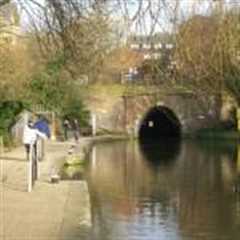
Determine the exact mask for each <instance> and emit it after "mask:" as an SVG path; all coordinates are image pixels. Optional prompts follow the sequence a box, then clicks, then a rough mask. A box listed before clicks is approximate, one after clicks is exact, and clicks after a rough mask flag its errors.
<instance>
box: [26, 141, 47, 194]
mask: <svg viewBox="0 0 240 240" xmlns="http://www.w3.org/2000/svg"><path fill="white" fill-rule="evenodd" d="M27 158H28V159H27V160H28V192H31V191H32V188H33V186H34V184H35V182H36V180H38V179H39V177H40V164H39V162H40V161H41V160H43V158H44V141H43V140H39V141H38V142H37V143H36V144H35V145H30V149H29V153H28V154H27Z"/></svg>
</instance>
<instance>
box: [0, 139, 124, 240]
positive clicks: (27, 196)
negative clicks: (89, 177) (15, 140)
mask: <svg viewBox="0 0 240 240" xmlns="http://www.w3.org/2000/svg"><path fill="white" fill-rule="evenodd" d="M124 138H125V137H119V136H116V137H115V136H97V137H94V138H92V137H89V138H81V139H80V141H79V144H78V145H76V153H77V154H79V153H82V156H83V157H84V158H85V157H87V154H88V153H89V152H90V150H91V147H92V146H93V144H95V143H97V142H102V141H113V140H115V139H116V140H117V139H124ZM73 145H74V142H71V141H69V142H52V141H49V142H47V144H46V158H45V160H44V161H42V162H41V163H40V174H41V175H40V179H39V180H38V181H37V182H36V183H35V186H34V188H33V191H32V192H31V193H28V192H27V181H28V179H27V167H28V163H27V161H26V159H25V154H24V148H23V147H19V148H16V149H14V150H13V151H11V152H7V153H4V154H3V155H2V156H1V158H0V240H10V239H11V240H13V239H16V240H18V239H29V240H31V239H50V240H55V239H56V240H57V239H58V240H59V239H63V240H65V239H66V240H73V239H76V238H77V239H79V238H81V239H88V237H89V235H90V234H89V233H90V230H91V205H90V197H89V192H88V186H87V183H86V181H84V180H78V181H72V180H69V181H60V182H59V183H57V184H53V183H51V181H50V180H51V175H52V173H54V172H59V171H60V169H61V168H62V166H63V165H64V163H65V160H66V157H67V156H69V149H71V146H73Z"/></svg>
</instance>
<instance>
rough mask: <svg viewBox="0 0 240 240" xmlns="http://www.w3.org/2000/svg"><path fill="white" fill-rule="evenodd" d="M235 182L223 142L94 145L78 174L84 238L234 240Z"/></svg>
mask: <svg viewBox="0 0 240 240" xmlns="http://www.w3.org/2000/svg"><path fill="white" fill-rule="evenodd" d="M238 154H239V155H238ZM239 176H240V151H239V152H238V148H237V145H236V144H234V143H231V142H229V141H224V142H223V141H219V142H206V141H205V142H193V141H183V142H176V141H163V142H158V143H147V144H139V143H138V142H131V141H130V142H127V141H120V142H113V143H101V144H98V145H96V146H95V147H94V148H93V152H92V157H91V161H90V162H89V164H88V166H87V170H86V178H87V181H88V185H89V190H90V195H91V205H92V222H93V227H92V233H91V237H90V238H91V239H92V240H143V239H144V240H157V239H158V240H159V239H160V240H161V239H162V240H239V239H240V193H237V190H236V188H237V183H238V182H239V184H240V177H239Z"/></svg>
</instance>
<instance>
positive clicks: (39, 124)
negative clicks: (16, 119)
mask: <svg viewBox="0 0 240 240" xmlns="http://www.w3.org/2000/svg"><path fill="white" fill-rule="evenodd" d="M34 128H36V129H38V130H39V131H40V132H41V133H43V134H45V135H46V136H47V138H50V137H51V134H50V129H49V126H48V121H47V120H46V119H45V118H44V117H43V116H39V117H38V120H37V121H36V122H35V124H34Z"/></svg>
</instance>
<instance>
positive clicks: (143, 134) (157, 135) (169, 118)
mask: <svg viewBox="0 0 240 240" xmlns="http://www.w3.org/2000/svg"><path fill="white" fill-rule="evenodd" d="M180 136H181V123H180V121H179V119H178V118H177V116H176V115H175V113H174V112H173V111H172V110H170V109H169V108H167V107H162V106H159V107H153V108H151V109H150V110H149V111H148V112H147V114H146V115H145V117H144V118H143V120H142V122H141V123H140V128H139V138H140V140H162V139H166V138H178V139H179V138H180Z"/></svg>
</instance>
